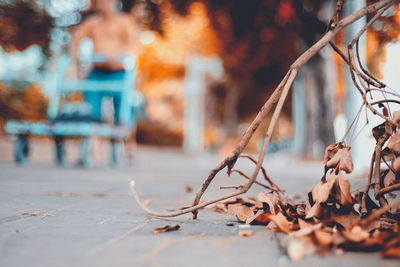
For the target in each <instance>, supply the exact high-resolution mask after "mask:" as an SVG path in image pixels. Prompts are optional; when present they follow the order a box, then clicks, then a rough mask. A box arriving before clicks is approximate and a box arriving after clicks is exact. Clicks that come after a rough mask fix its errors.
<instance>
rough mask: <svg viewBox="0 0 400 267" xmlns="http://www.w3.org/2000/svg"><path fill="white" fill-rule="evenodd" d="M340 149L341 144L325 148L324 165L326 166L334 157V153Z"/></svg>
mask: <svg viewBox="0 0 400 267" xmlns="http://www.w3.org/2000/svg"><path fill="white" fill-rule="evenodd" d="M340 148H343V144H342V143H335V144H331V145H329V146H327V147H326V148H325V155H324V165H326V164H327V163H328V161H329V160H330V159H331V158H333V156H335V154H336V152H338V150H339V149H340Z"/></svg>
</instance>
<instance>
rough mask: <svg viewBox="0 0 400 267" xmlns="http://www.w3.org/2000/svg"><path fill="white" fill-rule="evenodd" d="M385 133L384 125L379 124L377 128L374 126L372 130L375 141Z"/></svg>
mask: <svg viewBox="0 0 400 267" xmlns="http://www.w3.org/2000/svg"><path fill="white" fill-rule="evenodd" d="M385 132H386V129H385V123H382V124H379V125H378V126H375V127H374V128H372V135H373V136H374V138H375V140H376V141H378V139H379V138H380V137H381V136H382V135H383V134H384V133H385Z"/></svg>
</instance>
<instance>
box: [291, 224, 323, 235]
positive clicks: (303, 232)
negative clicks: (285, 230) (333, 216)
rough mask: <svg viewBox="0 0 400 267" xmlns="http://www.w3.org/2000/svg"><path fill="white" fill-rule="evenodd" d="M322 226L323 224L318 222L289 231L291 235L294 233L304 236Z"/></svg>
mask: <svg viewBox="0 0 400 267" xmlns="http://www.w3.org/2000/svg"><path fill="white" fill-rule="evenodd" d="M321 227H322V224H321V223H318V224H315V225H310V226H307V227H304V228H301V229H300V230H297V231H294V232H291V233H289V235H292V236H294V237H302V236H306V235H309V234H311V233H313V232H314V231H316V230H318V229H320V228H321Z"/></svg>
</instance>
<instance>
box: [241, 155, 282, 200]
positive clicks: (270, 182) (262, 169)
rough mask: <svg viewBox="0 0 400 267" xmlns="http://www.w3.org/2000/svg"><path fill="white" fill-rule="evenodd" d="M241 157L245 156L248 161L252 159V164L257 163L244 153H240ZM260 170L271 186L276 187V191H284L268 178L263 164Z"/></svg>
mask: <svg viewBox="0 0 400 267" xmlns="http://www.w3.org/2000/svg"><path fill="white" fill-rule="evenodd" d="M240 157H241V158H247V159H249V160H250V161H252V162H253V163H254V164H256V165H257V161H256V160H255V159H254V158H253V157H252V156H250V155H247V154H244V155H240ZM261 172H262V174H263V176H264V179H265V180H266V181H267V182H268V183H269V184H270V185H271V186H272V187H275V188H276V191H278V192H284V191H283V190H282V189H280V188H279V186H278V185H277V184H275V183H274V182H273V181H272V179H271V178H269V176H268V175H267V172H266V170H265V168H264V167H263V166H261Z"/></svg>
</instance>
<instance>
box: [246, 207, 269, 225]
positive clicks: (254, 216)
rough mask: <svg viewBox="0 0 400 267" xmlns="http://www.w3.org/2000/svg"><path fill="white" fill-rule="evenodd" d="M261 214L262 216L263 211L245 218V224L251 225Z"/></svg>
mask: <svg viewBox="0 0 400 267" xmlns="http://www.w3.org/2000/svg"><path fill="white" fill-rule="evenodd" d="M262 214H264V211H263V210H259V211H257V212H256V214H254V215H253V216H251V217H249V218H247V219H246V222H245V223H246V224H250V223H252V222H253V221H254V220H255V219H256V218H257V217H258V216H260V215H262Z"/></svg>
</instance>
